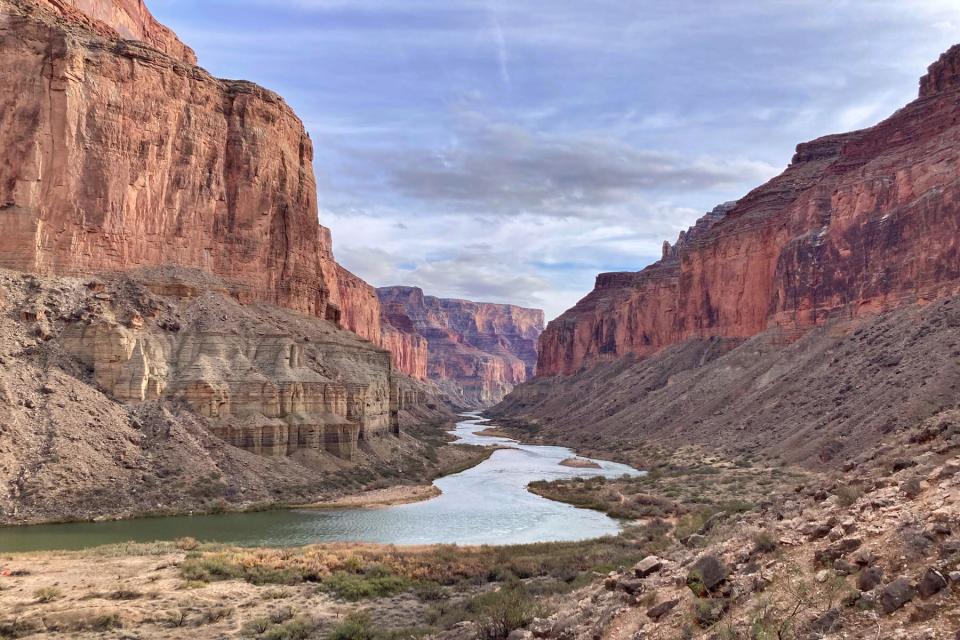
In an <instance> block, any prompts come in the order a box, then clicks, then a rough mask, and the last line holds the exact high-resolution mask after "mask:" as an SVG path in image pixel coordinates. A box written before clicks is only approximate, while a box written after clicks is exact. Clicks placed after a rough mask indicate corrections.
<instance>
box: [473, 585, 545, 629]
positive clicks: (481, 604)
mask: <svg viewBox="0 0 960 640" xmlns="http://www.w3.org/2000/svg"><path fill="white" fill-rule="evenodd" d="M467 609H468V611H470V613H471V614H472V616H471V617H472V618H473V619H474V620H475V621H476V622H477V625H478V627H479V636H480V637H481V638H488V639H490V640H498V639H500V638H506V637H507V636H508V635H510V632H511V631H514V630H515V629H521V628H523V627H525V626H527V625H528V624H530V623H531V622H533V619H534V618H537V617H541V616H542V615H543V613H544V611H543V608H542V607H541V606H540V605H539V604H538V603H537V601H536V600H535V599H534V598H533V597H532V596H531V595H530V594H529V593H528V592H527V590H526V589H524V587H523V586H522V585H520V584H513V585H507V586H504V587H501V588H500V589H498V590H496V591H492V592H490V593H485V594H483V595H480V596H477V597H476V598H474V599H473V600H472V601H471V602H470V603H469V605H468V607H467Z"/></svg>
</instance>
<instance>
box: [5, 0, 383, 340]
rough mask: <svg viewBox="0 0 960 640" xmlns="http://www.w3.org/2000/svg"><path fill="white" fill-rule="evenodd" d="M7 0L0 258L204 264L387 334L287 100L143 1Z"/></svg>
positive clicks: (39, 267) (233, 281) (248, 291)
mask: <svg viewBox="0 0 960 640" xmlns="http://www.w3.org/2000/svg"><path fill="white" fill-rule="evenodd" d="M81 11H88V12H89V13H81ZM0 12H2V16H3V20H0V78H2V83H3V87H4V91H3V93H2V96H0V131H2V132H3V142H4V151H3V154H2V157H0V227H2V228H3V229H4V232H5V233H4V234H3V237H2V238H0V266H4V267H7V268H11V269H17V270H21V271H30V272H35V273H40V274H61V275H80V274H87V273H94V272H100V271H111V270H125V269H132V268H138V267H147V266H157V265H162V264H177V265H180V266H184V267H194V268H199V269H203V270H205V271H209V272H211V273H213V274H216V275H218V276H220V277H221V278H222V279H223V280H224V281H225V282H226V284H227V287H228V290H229V292H230V294H231V295H232V296H233V297H235V298H237V299H238V300H241V301H252V300H262V301H267V302H272V303H275V304H278V305H280V306H284V307H288V308H290V309H294V310H297V311H302V312H305V313H310V314H313V315H316V316H318V317H321V318H326V319H328V320H331V321H334V322H340V323H342V324H343V326H345V327H346V328H348V329H350V330H352V331H355V332H356V333H358V334H359V335H361V336H363V337H365V338H368V339H369V340H371V341H373V342H379V340H380V330H379V306H378V304H377V298H376V295H375V293H374V291H373V289H372V288H370V287H369V286H368V285H366V283H364V282H363V281H361V280H359V279H358V278H356V277H355V276H353V275H352V274H350V273H349V272H346V271H345V270H343V269H342V268H341V267H339V265H337V264H336V262H335V261H334V259H333V253H332V248H331V242H330V234H329V231H328V230H326V229H324V228H323V227H321V226H320V225H319V223H318V221H317V203H316V184H315V178H314V174H313V167H312V158H313V147H312V143H311V141H310V138H309V136H308V135H307V133H306V131H305V130H304V127H303V124H302V123H301V121H300V120H299V119H298V118H297V116H296V115H295V114H294V113H293V111H292V110H291V109H290V107H289V106H288V105H287V104H286V103H285V102H284V101H283V99H282V98H280V97H279V96H277V95H276V94H274V93H272V92H270V91H268V90H266V89H263V88H261V87H258V86H256V85H254V84H251V83H249V82H242V81H229V80H219V79H217V78H214V77H213V76H211V75H210V74H208V73H206V72H205V71H203V70H202V69H200V68H198V67H195V66H193V64H192V62H193V57H192V54H188V53H186V50H183V51H180V50H178V49H177V47H175V46H174V44H173V43H176V42H178V41H176V38H175V37H174V36H173V35H172V34H171V33H170V32H169V31H167V30H165V29H164V28H162V27H160V26H159V25H157V24H156V22H155V21H153V18H152V17H150V15H149V12H147V10H146V8H145V7H144V6H143V4H142V2H139V0H112V1H107V0H75V1H74V2H72V3H62V2H52V1H49V0H3V1H2V2H0ZM100 20H107V21H108V22H107V23H104V22H101V21H100ZM117 33H119V34H121V35H129V36H133V37H136V38H140V39H143V40H145V42H137V41H131V40H121V39H117V37H116V36H117ZM158 48H159V49H162V50H164V51H166V52H167V53H171V54H173V55H166V54H165V53H163V52H162V51H161V50H158Z"/></svg>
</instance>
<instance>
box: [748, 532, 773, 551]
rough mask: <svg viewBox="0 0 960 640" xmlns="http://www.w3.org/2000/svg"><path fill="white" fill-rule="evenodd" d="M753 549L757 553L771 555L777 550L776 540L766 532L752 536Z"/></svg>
mask: <svg viewBox="0 0 960 640" xmlns="http://www.w3.org/2000/svg"><path fill="white" fill-rule="evenodd" d="M753 549H754V551H756V552H757V553H772V552H774V551H776V550H777V539H776V538H775V537H774V536H773V535H772V534H771V533H770V532H768V531H758V532H757V533H755V534H753Z"/></svg>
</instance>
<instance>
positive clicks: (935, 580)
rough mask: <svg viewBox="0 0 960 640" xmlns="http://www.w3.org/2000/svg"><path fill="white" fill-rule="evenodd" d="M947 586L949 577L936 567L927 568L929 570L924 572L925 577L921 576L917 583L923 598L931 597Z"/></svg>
mask: <svg viewBox="0 0 960 640" xmlns="http://www.w3.org/2000/svg"><path fill="white" fill-rule="evenodd" d="M946 588H947V577H946V576H945V575H943V573H941V572H940V571H937V570H936V569H927V572H926V573H925V574H923V578H921V579H920V582H919V583H918V584H917V591H919V592H920V597H922V598H929V597H930V596H933V595H936V594H938V593H940V592H941V591H943V590H944V589H946Z"/></svg>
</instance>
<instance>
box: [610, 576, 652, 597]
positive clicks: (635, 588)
mask: <svg viewBox="0 0 960 640" xmlns="http://www.w3.org/2000/svg"><path fill="white" fill-rule="evenodd" d="M617 588H619V589H622V590H623V591H626V592H627V593H629V594H631V595H632V594H635V593H642V592H643V590H644V589H645V588H646V585H645V584H644V583H643V580H641V579H640V578H621V579H620V581H619V582H618V583H617Z"/></svg>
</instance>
